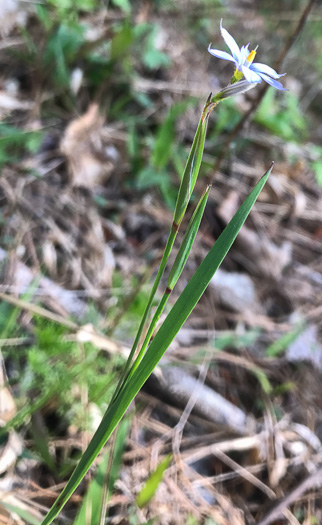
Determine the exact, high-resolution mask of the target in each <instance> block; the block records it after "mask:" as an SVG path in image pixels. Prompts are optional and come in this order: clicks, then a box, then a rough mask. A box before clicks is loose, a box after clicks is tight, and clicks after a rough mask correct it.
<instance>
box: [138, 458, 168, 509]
mask: <svg viewBox="0 0 322 525" xmlns="http://www.w3.org/2000/svg"><path fill="white" fill-rule="evenodd" d="M171 460H172V455H171V454H170V455H169V456H167V457H166V458H165V459H164V460H163V461H162V462H161V463H160V465H158V467H157V468H156V470H155V471H154V472H152V474H151V476H150V477H149V479H148V480H147V482H146V484H145V485H144V487H143V489H142V490H141V491H140V492H139V494H138V495H137V497H136V500H135V501H136V504H137V506H138V507H139V508H140V509H142V508H143V507H145V506H146V505H147V504H148V503H149V501H151V499H152V498H153V496H154V494H155V493H156V491H157V488H158V486H159V485H160V483H161V481H162V478H163V474H164V472H165V470H166V469H167V468H168V466H169V465H170V463H171Z"/></svg>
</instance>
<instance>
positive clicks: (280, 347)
mask: <svg viewBox="0 0 322 525" xmlns="http://www.w3.org/2000/svg"><path fill="white" fill-rule="evenodd" d="M304 328H305V326H304V325H303V323H298V325H297V326H295V328H294V329H293V330H291V331H290V332H288V333H286V334H284V335H282V337H280V338H279V339H277V340H276V341H274V343H272V344H271V345H270V346H269V347H268V348H267V349H266V355H267V357H279V356H280V355H281V354H283V353H284V352H285V350H287V348H288V347H289V346H290V344H291V343H293V341H295V340H296V339H297V338H298V336H299V335H300V334H301V333H302V332H303V330H304Z"/></svg>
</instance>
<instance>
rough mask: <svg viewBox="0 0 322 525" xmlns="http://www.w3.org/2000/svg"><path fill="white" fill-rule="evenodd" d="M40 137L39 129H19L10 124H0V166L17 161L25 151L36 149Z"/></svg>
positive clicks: (41, 134) (31, 151)
mask: <svg viewBox="0 0 322 525" xmlns="http://www.w3.org/2000/svg"><path fill="white" fill-rule="evenodd" d="M42 137H43V133H42V132H41V131H29V130H21V129H19V128H16V127H15V126H12V125H11V124H4V123H3V124H0V167H1V166H3V165H4V164H12V163H16V162H18V161H19V160H21V158H22V156H23V154H24V153H25V152H29V153H33V152H35V151H37V149H38V148H39V146H40V143H41V141H42Z"/></svg>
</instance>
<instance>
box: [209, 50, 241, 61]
mask: <svg viewBox="0 0 322 525" xmlns="http://www.w3.org/2000/svg"><path fill="white" fill-rule="evenodd" d="M208 51H209V53H211V54H212V55H213V56H214V57H217V58H222V59H223V60H230V62H235V63H236V61H235V59H234V58H233V57H232V56H231V55H230V54H229V53H226V51H219V49H210V48H209V47H208Z"/></svg>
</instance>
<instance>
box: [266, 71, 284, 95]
mask: <svg viewBox="0 0 322 525" xmlns="http://www.w3.org/2000/svg"><path fill="white" fill-rule="evenodd" d="M261 77H262V79H263V80H265V82H267V84H269V85H270V86H273V87H274V88H275V89H279V90H280V91H288V89H286V88H285V87H283V85H282V84H281V83H280V82H278V81H277V80H273V79H272V78H271V77H269V76H268V75H265V74H264V73H261Z"/></svg>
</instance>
